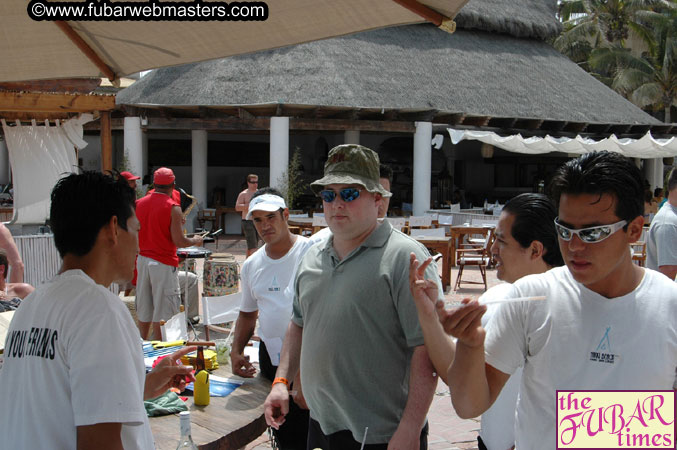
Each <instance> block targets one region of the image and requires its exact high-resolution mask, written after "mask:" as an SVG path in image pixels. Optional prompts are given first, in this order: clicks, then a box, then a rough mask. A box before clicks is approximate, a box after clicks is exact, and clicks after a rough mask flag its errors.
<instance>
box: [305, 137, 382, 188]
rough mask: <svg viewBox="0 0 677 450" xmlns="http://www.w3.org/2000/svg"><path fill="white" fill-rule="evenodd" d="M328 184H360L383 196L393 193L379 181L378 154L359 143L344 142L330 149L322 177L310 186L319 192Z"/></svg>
mask: <svg viewBox="0 0 677 450" xmlns="http://www.w3.org/2000/svg"><path fill="white" fill-rule="evenodd" d="M328 184H361V185H362V186H364V187H365V189H366V190H367V191H369V192H372V193H378V194H381V195H382V196H383V197H390V196H392V195H393V194H391V193H390V192H388V191H386V190H385V189H384V188H383V186H381V184H380V183H379V159H378V154H377V153H376V152H375V151H373V150H370V149H368V148H367V147H363V146H361V145H355V144H345V145H339V146H337V147H334V148H332V149H331V151H330V152H329V157H328V158H327V162H326V163H325V164H324V177H322V178H320V179H319V180H316V181H313V182H312V183H311V184H310V188H311V189H312V190H313V192H315V194H319V192H320V191H321V190H322V189H324V187H325V186H326V185H328Z"/></svg>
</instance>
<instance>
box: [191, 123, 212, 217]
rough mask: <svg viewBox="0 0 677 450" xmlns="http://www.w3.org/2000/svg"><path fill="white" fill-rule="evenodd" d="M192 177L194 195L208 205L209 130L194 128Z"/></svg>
mask: <svg viewBox="0 0 677 450" xmlns="http://www.w3.org/2000/svg"><path fill="white" fill-rule="evenodd" d="M190 133H191V138H192V140H191V142H192V145H191V149H192V164H193V165H192V171H191V174H192V178H193V197H195V198H196V199H197V202H198V205H201V206H202V207H203V208H205V207H206V206H207V142H208V141H209V139H208V137H207V130H192V131H191V132H190Z"/></svg>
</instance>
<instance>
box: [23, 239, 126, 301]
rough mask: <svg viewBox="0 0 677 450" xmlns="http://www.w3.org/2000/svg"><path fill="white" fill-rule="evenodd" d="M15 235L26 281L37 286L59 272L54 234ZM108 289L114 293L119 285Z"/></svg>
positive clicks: (117, 290) (116, 292) (113, 284)
mask: <svg viewBox="0 0 677 450" xmlns="http://www.w3.org/2000/svg"><path fill="white" fill-rule="evenodd" d="M13 237H14V241H15V242H16V246H17V248H18V249H19V254H20V255H21V260H22V261H23V263H24V283H28V284H30V285H32V286H34V287H37V286H39V285H41V284H42V283H44V282H45V281H47V280H49V279H50V278H52V277H53V276H54V275H56V274H57V273H58V272H59V268H61V257H60V256H59V252H58V251H57V250H56V246H55V245H54V235H53V234H26V235H21V236H13ZM108 289H109V290H110V291H111V292H113V293H114V294H118V292H119V287H118V285H117V284H115V283H112V284H111V285H110V286H109V288H108Z"/></svg>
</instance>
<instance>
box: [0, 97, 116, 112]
mask: <svg viewBox="0 0 677 450" xmlns="http://www.w3.org/2000/svg"><path fill="white" fill-rule="evenodd" d="M113 109H115V96H114V95H78V94H48V93H40V94H36V93H32V92H0V111H17V112H33V111H35V112H74V113H80V112H92V111H111V110H113Z"/></svg>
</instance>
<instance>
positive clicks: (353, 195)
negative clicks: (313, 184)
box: [320, 187, 362, 203]
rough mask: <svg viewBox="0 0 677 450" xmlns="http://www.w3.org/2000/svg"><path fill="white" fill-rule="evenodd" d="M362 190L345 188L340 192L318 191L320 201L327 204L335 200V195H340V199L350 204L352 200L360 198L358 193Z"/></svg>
mask: <svg viewBox="0 0 677 450" xmlns="http://www.w3.org/2000/svg"><path fill="white" fill-rule="evenodd" d="M361 191H362V189H359V188H352V187H351V188H345V189H341V190H340V191H338V192H336V191H332V190H330V189H325V190H324V191H320V197H322V200H324V201H325V202H327V203H331V202H333V201H334V200H336V195H340V196H341V199H342V200H343V201H344V202H346V203H350V202H352V201H353V200H357V199H358V198H359V197H360V192H361Z"/></svg>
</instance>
